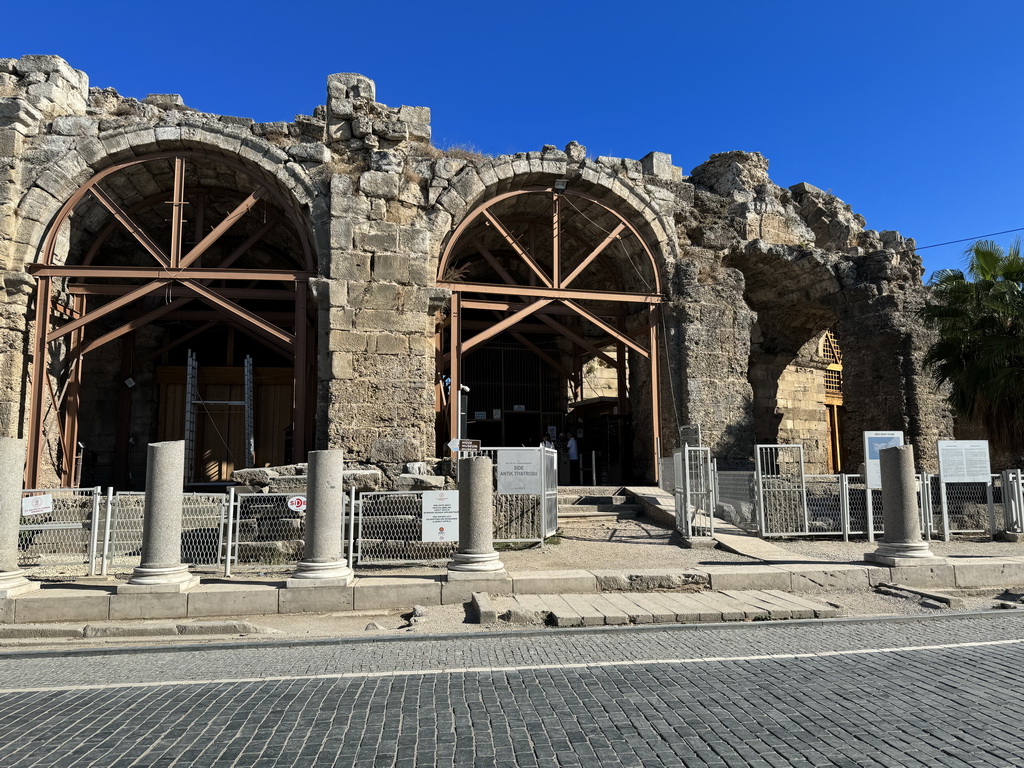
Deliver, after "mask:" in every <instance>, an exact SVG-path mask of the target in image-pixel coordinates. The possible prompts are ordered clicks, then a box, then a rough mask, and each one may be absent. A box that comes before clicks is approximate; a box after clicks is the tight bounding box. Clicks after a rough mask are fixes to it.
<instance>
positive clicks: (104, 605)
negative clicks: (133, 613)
mask: <svg viewBox="0 0 1024 768" xmlns="http://www.w3.org/2000/svg"><path fill="white" fill-rule="evenodd" d="M53 591H54V592H57V591H59V592H61V593H62V594H51V595H46V596H45V597H22V598H19V599H17V600H16V601H15V605H14V621H15V622H16V623H18V624H35V623H37V622H46V621H106V620H107V619H108V618H109V616H110V595H95V594H93V595H82V594H66V593H68V592H71V590H53Z"/></svg>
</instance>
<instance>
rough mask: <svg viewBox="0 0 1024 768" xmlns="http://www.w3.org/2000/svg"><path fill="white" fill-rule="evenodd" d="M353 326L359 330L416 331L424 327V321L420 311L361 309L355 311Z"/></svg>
mask: <svg viewBox="0 0 1024 768" xmlns="http://www.w3.org/2000/svg"><path fill="white" fill-rule="evenodd" d="M355 327H356V328H357V329H359V330H374V331H409V332H416V331H423V330H424V328H426V321H425V318H424V316H423V314H422V313H420V312H395V311H394V310H391V309H362V310H360V311H359V312H357V313H356V316H355Z"/></svg>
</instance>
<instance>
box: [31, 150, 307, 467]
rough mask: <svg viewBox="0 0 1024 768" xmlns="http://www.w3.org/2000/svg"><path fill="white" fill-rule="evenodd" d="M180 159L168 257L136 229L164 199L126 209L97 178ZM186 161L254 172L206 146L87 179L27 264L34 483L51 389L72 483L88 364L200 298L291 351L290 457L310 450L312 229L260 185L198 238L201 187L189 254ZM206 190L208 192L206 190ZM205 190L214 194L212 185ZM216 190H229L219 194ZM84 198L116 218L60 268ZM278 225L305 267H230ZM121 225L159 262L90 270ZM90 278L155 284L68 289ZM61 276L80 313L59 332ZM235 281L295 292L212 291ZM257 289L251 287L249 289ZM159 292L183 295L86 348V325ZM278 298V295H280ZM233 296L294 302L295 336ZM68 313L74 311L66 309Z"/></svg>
mask: <svg viewBox="0 0 1024 768" xmlns="http://www.w3.org/2000/svg"><path fill="white" fill-rule="evenodd" d="M164 160H173V161H174V181H173V191H172V196H173V199H172V200H170V201H166V200H164V202H166V203H168V204H169V205H171V206H172V210H171V217H170V227H171V233H170V244H169V245H170V252H169V253H167V252H164V251H163V249H162V248H161V247H160V246H159V245H158V244H157V243H156V241H154V240H153V239H152V237H150V235H149V234H148V233H147V232H146V231H145V230H144V229H143V228H142V227H141V226H140V225H139V224H137V223H136V221H135V219H134V218H133V215H134V213H136V212H138V211H139V210H142V209H143V208H144V206H145V205H146V203H150V204H155V203H158V202H160V198H163V197H166V195H159V196H154V197H153V198H147V201H144V202H143V203H142V204H140V205H139V206H136V207H135V208H134V209H133V210H132V211H130V212H129V211H125V210H124V208H122V207H121V205H119V204H118V202H117V201H116V200H115V199H114V198H113V197H111V196H110V194H109V193H108V192H106V191H105V190H104V189H103V188H102V187H100V186H99V184H100V182H101V181H103V180H104V179H106V178H108V177H110V176H111V175H113V174H115V173H118V172H120V171H123V170H126V169H128V168H131V167H133V166H137V165H141V164H144V163H150V162H155V161H164ZM187 160H198V161H204V160H205V161H209V162H213V163H218V164H221V165H225V166H228V167H230V168H232V169H233V170H236V171H240V172H241V173H242V174H244V175H246V176H247V177H249V178H254V176H253V173H252V170H251V169H250V168H248V167H247V166H245V165H244V164H242V163H240V162H238V161H237V160H234V159H232V158H228V157H223V156H220V155H216V154H213V153H209V152H204V151H199V150H181V151H168V152H159V153H155V154H152V155H147V156H145V157H140V158H135V159H133V160H130V161H126V162H123V163H119V164H116V165H113V166H111V167H109V168H106V169H105V170H103V171H101V172H99V173H97V174H96V175H95V176H93V177H92V178H91V179H90V180H89V181H88V182H86V183H85V184H84V185H82V186H81V187H80V188H79V189H78V190H77V191H76V192H75V193H74V194H73V195H72V196H71V197H70V198H69V199H68V200H67V201H66V202H65V203H64V205H63V206H62V208H61V209H60V211H59V212H58V213H57V215H56V216H55V217H54V219H53V222H52V223H51V225H50V227H49V229H48V231H47V234H46V238H45V240H44V242H43V245H42V248H41V258H40V261H39V262H37V263H35V264H31V265H29V267H28V271H29V273H30V274H32V275H34V276H35V277H36V278H37V286H38V288H37V295H36V308H35V310H36V311H35V338H34V342H33V346H32V352H33V358H32V373H31V381H30V387H31V390H30V396H29V425H28V430H27V433H28V434H27V438H28V462H27V466H26V483H27V484H28V487H34V486H36V485H37V484H38V480H39V473H40V470H41V465H42V452H43V445H44V437H43V431H44V427H45V422H46V416H45V413H44V408H45V405H44V404H45V401H46V399H47V397H46V396H47V392H48V391H49V394H50V401H51V405H52V407H53V408H54V409H55V411H56V412H55V418H56V422H57V426H58V429H59V431H60V444H61V451H62V466H61V473H62V475H63V478H62V480H63V481H64V482H66V483H67V482H71V481H72V480H73V478H74V477H75V476H76V474H77V473H76V471H75V470H76V467H75V456H76V454H77V450H76V442H77V432H78V409H79V403H80V392H81V377H82V358H83V357H84V356H85V355H86V354H87V353H89V352H91V351H93V350H95V349H97V348H98V347H100V346H102V345H104V344H106V343H108V342H110V341H113V340H115V339H117V338H120V337H121V336H123V335H124V334H126V333H130V332H132V331H134V330H136V329H137V328H140V327H142V326H143V325H145V324H146V323H149V322H152V321H154V320H156V319H158V318H160V317H162V316H163V315H165V314H167V313H169V312H172V311H174V310H175V309H177V308H178V307H180V306H182V305H184V304H186V303H188V302H190V301H193V300H196V299H198V300H200V301H202V302H203V303H206V304H208V305H209V306H211V307H213V308H214V310H215V311H216V312H217V313H218V314H219V315H220V316H222V317H223V318H224V320H223V322H227V323H229V324H233V323H239V324H240V326H241V327H242V330H244V331H246V332H247V333H248V334H250V335H252V336H254V337H255V338H257V339H259V340H260V341H262V342H263V343H269V344H271V345H273V346H275V347H278V348H279V349H282V350H284V351H285V352H287V353H288V354H290V355H291V356H292V358H293V362H294V384H293V425H292V429H293V437H292V446H293V449H292V457H291V459H292V460H293V461H295V460H298V459H299V458H300V457H301V455H302V454H303V453H304V450H305V439H306V436H305V421H306V408H307V399H308V398H307V392H306V387H307V373H308V365H307V360H308V358H309V355H310V354H311V352H310V350H309V346H310V344H309V339H310V336H309V334H307V331H306V323H307V322H308V317H307V294H308V281H309V279H310V277H313V276H315V274H316V268H315V264H314V259H313V252H312V247H311V245H310V241H309V237H308V233H307V232H306V229H305V225H304V222H303V219H302V217H301V215H300V214H299V212H298V211H297V210H296V209H295V207H294V206H293V205H292V204H291V203H290V201H289V200H287V199H286V198H284V197H282V196H281V195H279V194H277V193H275V192H274V191H273V190H272V189H270V188H269V187H267V186H266V185H265V184H262V183H256V185H255V190H254V191H253V192H252V193H251V194H250V195H249V196H248V197H246V198H245V199H244V200H243V201H242V202H241V203H240V204H238V205H236V206H235V207H234V209H233V210H232V211H231V212H230V213H229V214H228V215H227V216H226V217H225V218H224V219H223V220H222V221H221V222H220V223H218V224H217V225H216V226H215V227H214V228H213V229H212V230H211V231H210V232H209V233H207V234H206V235H205V236H203V237H201V238H200V235H201V233H202V229H203V220H204V216H205V197H206V195H205V193H204V192H202V191H200V193H199V194H200V196H201V197H202V201H203V203H202V205H201V206H199V209H198V210H197V215H196V221H195V233H196V239H197V240H198V242H197V243H196V245H194V246H193V247H192V248H191V249H190V250H189V251H188V252H187V253H184V247H183V227H184V223H185V218H184V206H185V205H188V202H187V201H186V199H185V197H186V188H185V163H186V161H187ZM201 190H202V188H201ZM207 191H209V192H212V191H213V188H210V189H208V190H207ZM217 191H218V192H225V190H219V189H217ZM227 192H228V193H229V194H237V191H235V190H227ZM87 195H92V197H93V198H95V199H96V200H97V201H98V202H99V203H100V204H101V205H102V206H103V207H104V208H105V209H106V210H107V211H108V212H109V213H110V215H111V216H112V218H113V221H111V222H110V224H108V225H106V226H105V227H104V228H103V229H102V230H101V231H100V232H99V233H98V235H97V240H96V241H94V242H93V244H92V246H91V247H90V249H89V250H88V252H87V253H86V255H85V258H84V259H83V262H84V263H83V264H81V265H78V266H70V267H69V266H65V265H59V264H55V263H54V254H55V249H56V243H57V239H58V236H59V233H60V231H61V229H62V227H63V226H64V225H65V224H66V223H67V222H68V219H69V217H70V216H71V214H72V212H73V211H74V210H75V208H76V207H77V206H78V204H79V203H81V202H82V201H83V200H84V199H85V198H86V196H87ZM262 199H270V200H271V201H272V202H274V203H275V204H276V205H277V207H278V210H279V211H281V212H283V214H284V215H283V216H280V215H279V214H278V213H277V212H274V213H272V215H271V219H270V220H269V221H266V222H265V223H264V224H263V225H262V226H261V227H260V228H259V229H257V231H256V232H254V233H253V234H251V235H250V236H249V237H248V238H247V239H246V240H245V241H244V242H243V243H242V244H241V245H240V246H238V247H237V248H235V249H234V251H232V253H231V254H230V255H229V256H228V257H227V258H225V259H224V260H223V261H222V262H221V264H220V265H219V267H218V268H215V269H208V268H201V267H193V266H192V264H193V263H195V262H197V261H198V260H199V259H200V258H201V257H202V256H203V254H204V253H206V252H207V251H208V250H209V248H210V247H211V246H212V245H213V244H214V243H215V242H217V241H218V240H219V239H220V238H221V237H223V236H224V235H225V234H226V233H227V232H228V231H229V230H230V229H231V227H232V226H233V225H234V224H235V223H237V222H238V221H239V220H240V219H241V218H242V217H243V216H244V215H245V214H246V213H247V212H248V211H250V210H251V209H252V208H253V207H254V206H255V205H256V204H257V203H258V202H259V201H260V200H262ZM280 223H286V224H290V225H291V226H292V228H293V229H294V232H295V234H296V236H297V238H298V241H299V244H300V246H301V249H302V254H301V263H302V265H303V267H304V268H303V269H299V270H265V269H256V270H254V269H230V267H231V265H232V264H233V263H234V262H235V261H236V260H237V259H239V258H240V257H241V256H242V255H244V254H245V253H246V252H247V251H248V250H249V249H250V248H251V247H252V246H253V245H255V244H256V242H258V241H259V240H260V239H261V238H262V237H263V236H264V235H266V234H267V233H268V232H269V231H270V230H271V229H272V228H273V227H274V226H277V225H278V224H280ZM118 225H120V226H121V227H123V228H124V229H125V230H127V231H128V232H129V233H130V234H131V236H132V237H133V238H134V239H135V240H136V241H137V243H138V244H139V245H140V246H141V247H142V248H143V250H144V251H145V252H146V253H148V254H149V255H150V256H151V257H152V258H153V260H154V261H155V262H156V264H155V265H154V266H151V267H103V266H93V261H94V259H95V257H96V256H97V254H98V253H99V249H100V246H101V244H102V243H103V242H104V241H106V239H107V238H108V237H109V236H110V235H111V234H112V233H113V232H114V231H115V230H116V228H117V226H118ZM88 278H107V279H115V280H118V279H122V280H123V279H133V278H141V279H145V280H148V281H149V282H147V283H146V284H145V285H143V286H141V287H137V286H130V285H126V286H108V285H102V286H97V285H88V284H83V283H77V284H69V283H70V281H72V280H84V279H88ZM54 279H60V280H63V281H65V283H68V284H69V285H68V286H67V287H68V293H69V294H70V295H71V297H72V304H73V312H71V313H70V314H71V320H70V321H69V322H66V323H64V324H62V325H60V326H59V327H54V328H52V329H51V322H53V321H54V320H55V319H57V318H55V317H54V315H55V314H56V312H55V307H54V302H53V280H54ZM238 280H246V281H254V282H257V283H258V282H261V281H264V282H284V283H286V284H288V285H289V286H291V290H289V289H284V290H278V291H274V290H263V289H252V288H214V287H211V283H213V282H214V281H229V282H234V281H238ZM249 285H250V286H251V285H252V282H250V283H249ZM160 289H164V290H167V291H168V293H169V294H173V295H174V296H175V297H176V298H175V299H174V301H171V302H169V303H168V304H165V305H164V306H163V307H160V308H158V309H155V310H152V311H150V312H147V313H144V314H143V315H141V316H139V317H136V318H135V319H133V320H130V321H129V322H127V323H125V324H124V325H122V326H121V327H119V328H117V329H115V330H114V331H110V332H108V333H106V334H104V335H102V336H100V337H99V338H96V339H93V340H91V341H89V342H86V341H85V329H86V327H87V326H88V325H89V324H91V323H93V322H94V321H96V320H98V319H100V318H101V317H103V316H105V315H108V314H110V313H112V312H114V311H116V310H118V309H121V308H123V307H125V306H127V305H129V304H131V303H132V302H133V301H136V300H138V299H141V298H143V297H145V296H147V295H150V294H152V293H154V292H155V291H158V290H160ZM274 294H276V295H274ZM99 295H111V296H116V297H117V298H115V299H112V300H111V301H109V302H107V303H106V304H104V305H102V306H101V307H99V308H97V309H95V310H93V311H92V312H87V311H86V301H87V298H88V296H99ZM234 298H250V299H251V298H262V299H267V300H273V299H276V298H280V299H282V300H289V299H290V300H293V301H294V313H293V314H292V315H290V316H289V317H290V319H291V321H292V323H293V325H292V331H293V333H288V332H286V331H284V330H282V329H281V328H279V327H277V326H275V325H273V324H272V323H269V322H267V321H266V319H265V316H263V315H260V314H256V313H254V312H251V311H250V310H247V309H245V308H244V307H241V306H240V305H239V304H237V303H236V302H234V301H232V300H231V299H234ZM62 314H63V315H64V316H67V314H68V313H66V312H64V313H62ZM65 336H69V341H68V351H67V354H66V357H65V373H66V375H67V382H66V384H65V386H64V389H63V391H62V392H61V394H60V397H59V398H58V397H57V394H56V393H55V392H53V387H52V383H51V381H50V373H49V368H48V362H49V361H48V358H49V354H48V344H49V343H50V342H53V341H57V340H59V339H61V338H63V337H65ZM62 403H64V404H66V406H65V409H64V419H63V422H64V423H63V424H62V423H61V421H62V419H61V405H62Z"/></svg>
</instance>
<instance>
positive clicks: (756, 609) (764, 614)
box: [713, 590, 771, 621]
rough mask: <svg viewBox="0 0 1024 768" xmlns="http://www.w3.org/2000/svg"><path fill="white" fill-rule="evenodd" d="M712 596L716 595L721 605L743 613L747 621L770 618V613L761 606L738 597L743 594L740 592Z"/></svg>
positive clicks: (726, 592)
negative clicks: (723, 604) (729, 606)
mask: <svg viewBox="0 0 1024 768" xmlns="http://www.w3.org/2000/svg"><path fill="white" fill-rule="evenodd" d="M713 594H714V595H716V596H717V597H718V598H719V599H720V600H721V601H722V602H723V603H725V604H728V605H732V606H734V607H737V608H738V609H739V610H741V611H743V612H744V616H745V618H746V619H748V620H749V621H753V620H755V619H757V620H760V619H770V618H771V613H770V612H769V611H768V609H767V608H765V607H764V606H763V605H760V604H756V605H755V604H754V603H753V602H751V601H750V600H746V599H744V598H743V597H740V596H739V595H742V594H744V593H743V592H742V591H741V590H733V591H719V592H715V593H713Z"/></svg>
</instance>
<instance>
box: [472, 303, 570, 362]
mask: <svg viewBox="0 0 1024 768" xmlns="http://www.w3.org/2000/svg"><path fill="white" fill-rule="evenodd" d="M551 301H552V300H551V299H541V300H540V301H535V302H534V303H533V304H530V305H529V306H527V307H524V308H523V309H521V310H519V311H518V312H514V313H512V314H511V315H509V316H508V317H506V318H505V319H504V320H502V321H501V322H498V323H495V324H494V325H492V326H491V327H490V328H488V329H487V330H486V331H483V332H481V333H478V334H477V335H476V336H474V337H473V338H471V339H469V340H468V341H464V342H462V351H463V352H468V351H469V350H471V349H472V348H473V347H475V346H477V345H478V344H483V343H484V342H485V341H487V340H488V339H490V338H493V337H494V336H497V335H498V334H499V333H501V332H502V331H504V330H505V329H506V328H511V327H512V326H513V325H515V324H516V323H518V322H519V321H520V320H522V319H523V318H526V317H529V316H530V315H532V314H534V313H535V312H536V311H537V310H540V309H543V308H544V307H546V306H547V305H548V304H550V303H551Z"/></svg>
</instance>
